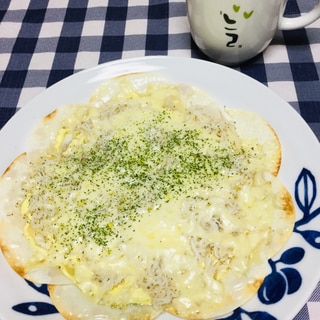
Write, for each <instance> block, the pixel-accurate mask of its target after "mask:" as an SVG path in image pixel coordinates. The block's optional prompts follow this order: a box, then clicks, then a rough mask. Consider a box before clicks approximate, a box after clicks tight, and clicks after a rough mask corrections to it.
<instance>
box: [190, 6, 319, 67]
mask: <svg viewBox="0 0 320 320" xmlns="http://www.w3.org/2000/svg"><path fill="white" fill-rule="evenodd" d="M186 1H187V11H188V20H189V23H190V28H191V34H192V37H193V39H194V41H195V43H196V44H197V46H198V47H199V48H200V49H201V50H202V51H203V52H204V53H205V54H206V55H207V56H208V57H210V58H211V59H212V60H213V61H216V62H218V63H222V64H226V65H237V64H240V63H242V62H244V61H246V60H249V59H251V58H253V57H254V56H256V55H257V54H259V53H260V52H262V51H263V50H264V49H265V48H266V47H267V46H268V45H269V43H270V42H271V40H272V38H273V37H274V35H275V33H276V31H277V30H292V29H299V28H302V27H305V26H306V25H308V24H310V23H312V22H314V21H315V20H317V19H318V18H319V17H320V0H317V1H318V3H317V5H316V6H315V7H314V8H313V9H312V10H311V11H310V12H308V13H306V14H303V15H301V16H299V17H294V18H288V17H284V16H283V13H284V10H285V6H286V3H287V0H186Z"/></svg>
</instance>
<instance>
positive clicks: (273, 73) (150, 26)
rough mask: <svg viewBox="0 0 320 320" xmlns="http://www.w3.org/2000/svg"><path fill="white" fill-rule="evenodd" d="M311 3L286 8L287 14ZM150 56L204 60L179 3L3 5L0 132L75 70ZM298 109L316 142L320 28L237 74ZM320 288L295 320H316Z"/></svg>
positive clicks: (288, 35)
mask: <svg viewBox="0 0 320 320" xmlns="http://www.w3.org/2000/svg"><path fill="white" fill-rule="evenodd" d="M314 2H315V1H309V0H301V1H299V0H298V1H296V0H289V2H288V5H287V10H286V14H288V15H294V14H297V13H303V12H306V11H307V10H309V9H310V8H311V7H312V6H313V5H314ZM151 55H167V56H175V57H193V58H198V59H204V60H207V58H206V57H205V56H204V55H203V54H202V53H201V52H200V51H199V50H198V48H197V47H196V46H195V45H194V43H193V41H192V39H191V36H190V28H189V24H188V20H187V17H186V4H185V1H184V0H176V1H168V0H148V1H147V0H109V1H108V0H91V1H89V0H42V1H32V0H31V1H27V0H11V1H9V0H1V1H0V128H1V127H2V126H3V125H4V124H5V123H6V122H7V121H8V120H9V119H10V117H12V116H13V115H14V114H15V112H16V111H17V110H18V109H20V108H22V107H23V106H24V105H25V104H26V103H27V102H29V101H30V100H31V99H32V98H34V97H35V96H36V95H38V94H39V93H41V92H42V91H44V90H45V88H47V87H49V86H51V85H53V84H54V83H56V82H58V81H59V80H62V79H64V78H65V77H67V76H70V75H72V74H74V73H76V72H78V71H80V70H83V69H87V68H90V67H94V66H96V65H98V64H101V63H104V62H108V61H113V60H117V59H127V58H134V57H142V56H151ZM235 69H236V70H238V71H240V72H242V73H244V74H247V75H249V76H250V77H252V78H254V79H256V80H258V81H259V82H261V83H263V84H264V85H266V86H268V87H269V88H270V89H271V90H272V91H274V92H275V93H277V94H278V95H279V96H281V97H282V98H283V99H284V100H285V101H287V102H288V103H289V104H290V105H291V106H292V107H293V108H294V109H296V110H297V111H298V112H299V113H300V115H301V116H302V117H303V118H304V120H305V121H306V122H307V123H308V125H309V126H310V127H311V129H312V130H313V131H314V133H315V135H316V136H317V137H318V139H320V82H319V74H320V21H319V20H318V21H316V22H314V23H313V24H311V25H310V26H308V27H306V28H303V29H299V30H295V31H284V32H280V31H279V32H278V33H277V34H276V36H275V38H274V40H273V41H272V43H271V45H270V46H269V47H268V48H267V49H266V50H265V51H264V52H263V53H262V54H260V55H259V56H257V57H256V58H255V59H253V60H252V61H250V62H249V63H246V64H243V65H242V66H240V67H235ZM319 300H320V286H318V288H317V289H316V290H315V291H314V293H313V294H312V296H311V297H310V299H309V301H308V303H307V304H306V305H305V306H304V308H303V309H302V310H301V312H300V313H299V314H298V315H297V316H296V318H295V320H302V319H304V320H307V319H311V320H316V319H320V316H319V315H320V302H318V301H319Z"/></svg>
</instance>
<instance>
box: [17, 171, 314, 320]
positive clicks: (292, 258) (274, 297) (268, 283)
mask: <svg viewBox="0 0 320 320" xmlns="http://www.w3.org/2000/svg"><path fill="white" fill-rule="evenodd" d="M316 197H317V184H316V179H315V177H314V175H313V174H312V173H311V171H309V170H308V169H306V168H303V169H302V170H301V172H300V174H299V176H298V178H297V180H296V182H295V188H294V198H295V201H296V204H297V206H298V208H299V209H300V211H301V212H302V218H301V219H299V220H297V221H296V223H295V226H294V232H295V233H297V234H299V235H301V237H302V238H303V239H304V240H305V241H306V242H307V243H308V244H309V245H311V246H312V247H314V248H316V249H320V231H317V230H309V229H307V230H305V229H304V230H301V229H300V227H302V226H307V225H308V224H309V223H310V222H311V221H312V220H313V219H314V218H316V217H317V216H318V215H319V214H320V207H319V208H316V209H315V210H313V206H314V202H315V199H316ZM304 255H305V250H304V249H303V248H301V247H292V248H289V249H287V250H286V251H284V252H283V253H282V254H281V256H280V258H279V259H278V260H272V259H270V260H269V261H268V262H269V265H270V269H271V272H270V273H269V274H268V275H267V276H266V278H265V280H264V282H263V284H262V286H261V287H260V289H259V290H258V294H257V296H258V298H259V300H260V302H261V303H262V304H265V305H271V304H275V303H277V302H279V301H280V300H281V299H283V297H285V296H286V295H290V294H293V293H295V292H297V291H298V290H299V289H300V287H301V284H302V277H301V275H300V273H299V271H298V270H297V269H295V268H293V267H292V266H293V265H295V264H298V263H299V262H300V261H302V260H303V258H304ZM281 265H289V266H290V267H279V266H281ZM27 283H28V285H30V286H31V287H32V288H34V289H35V290H37V291H38V292H40V293H42V294H45V295H49V294H48V288H47V286H46V285H41V286H37V285H35V284H33V283H31V282H27ZM12 309H13V310H15V311H17V312H19V313H22V314H25V315H37V316H39V315H49V314H54V313H58V311H57V309H56V308H55V307H54V306H53V305H52V304H50V303H46V302H25V303H20V304H17V305H15V306H13V307H12ZM243 316H246V318H249V319H252V320H277V318H275V317H274V316H272V315H271V314H269V313H268V312H266V311H247V310H245V309H244V308H242V307H239V308H237V309H236V310H234V311H233V312H232V314H231V315H230V316H227V317H225V318H221V319H220V320H242V319H243Z"/></svg>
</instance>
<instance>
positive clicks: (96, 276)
mask: <svg viewBox="0 0 320 320" xmlns="http://www.w3.org/2000/svg"><path fill="white" fill-rule="evenodd" d="M124 88H125V89H123V90H121V95H120V94H119V95H116V96H115V97H113V98H111V99H108V100H107V101H105V102H104V104H103V105H99V107H96V106H95V105H90V104H88V105H82V106H79V107H78V108H77V109H76V111H75V112H73V113H72V114H71V116H69V117H68V118H67V119H64V120H63V121H62V123H61V125H60V126H59V128H57V130H56V132H55V134H54V136H53V141H52V144H51V146H50V147H49V148H48V149H47V150H45V152H42V153H41V156H38V157H36V158H35V159H33V162H32V163H31V164H30V172H31V174H30V178H29V179H28V180H26V181H25V182H24V185H23V188H24V190H25V199H24V201H23V202H22V203H21V204H20V207H21V209H20V210H21V214H22V215H23V216H24V217H25V219H26V224H25V227H24V234H25V236H26V237H27V238H28V239H29V241H30V243H31V245H32V247H33V248H35V249H36V251H37V253H38V255H39V256H40V257H43V259H46V260H50V262H51V263H52V264H54V265H57V266H59V267H60V268H61V270H62V272H63V273H64V274H65V275H66V276H67V277H68V278H70V279H71V280H72V281H73V282H74V283H75V284H76V285H77V286H78V287H79V288H80V289H81V291H82V292H83V293H84V294H85V295H86V296H87V297H88V298H89V299H91V300H92V301H94V302H96V303H98V304H108V305H111V306H113V307H117V308H125V307H126V306H127V305H128V304H141V305H154V306H156V307H161V308H165V306H170V305H171V304H172V303H174V305H175V308H176V310H179V309H187V310H190V313H193V314H196V313H197V310H198V309H197V308H198V305H204V304H205V303H207V304H210V305H211V306H212V305H214V306H216V308H219V306H220V305H222V304H225V303H226V301H222V297H228V296H230V299H235V300H236V299H239V300H241V296H240V297H238V298H236V297H237V294H239V292H241V289H242V288H243V287H244V286H246V285H247V283H248V282H249V283H252V285H255V282H256V281H258V279H260V277H261V275H262V274H264V270H263V268H262V267H261V265H263V264H264V263H265V262H266V260H267V259H268V258H269V256H268V250H267V249H266V248H267V246H268V239H269V238H270V236H271V227H272V224H273V218H274V208H275V207H276V206H277V204H276V203H275V202H276V197H275V196H274V193H275V192H274V188H276V186H275V185H274V182H272V181H273V180H272V179H271V178H270V179H269V178H268V177H269V176H268V174H267V173H266V172H265V164H264V162H265V159H262V158H261V155H262V148H263V146H261V145H259V144H258V142H257V141H252V140H250V141H246V140H243V139H240V137H239V136H238V134H237V132H236V129H235V125H234V123H233V122H232V121H231V120H229V119H228V117H226V116H225V115H224V112H223V110H221V109H219V108H211V109H208V108H205V107H201V106H200V107H199V106H194V105H192V103H191V104H190V105H188V104H186V103H185V101H184V100H183V99H182V98H181V97H182V91H183V88H179V87H177V86H171V85H166V86H164V85H161V86H157V84H150V86H149V87H148V88H147V89H146V90H145V91H143V92H137V91H136V90H135V89H134V88H133V87H132V86H130V85H129V84H128V83H125V84H124ZM248 279H249V280H248ZM211 308H212V307H211Z"/></svg>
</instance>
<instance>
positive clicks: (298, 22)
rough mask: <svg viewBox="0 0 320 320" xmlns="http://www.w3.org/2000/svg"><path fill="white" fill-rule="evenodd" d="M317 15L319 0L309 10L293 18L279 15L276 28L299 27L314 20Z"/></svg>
mask: <svg viewBox="0 0 320 320" xmlns="http://www.w3.org/2000/svg"><path fill="white" fill-rule="evenodd" d="M319 17H320V0H318V3H317V4H316V6H315V7H314V8H313V9H312V10H311V11H309V12H308V13H305V14H303V15H302V16H300V17H295V18H286V17H281V18H280V20H279V23H278V28H279V30H293V29H300V28H303V27H305V26H307V25H309V24H311V23H312V22H314V21H316V20H317V19H318V18H319Z"/></svg>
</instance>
